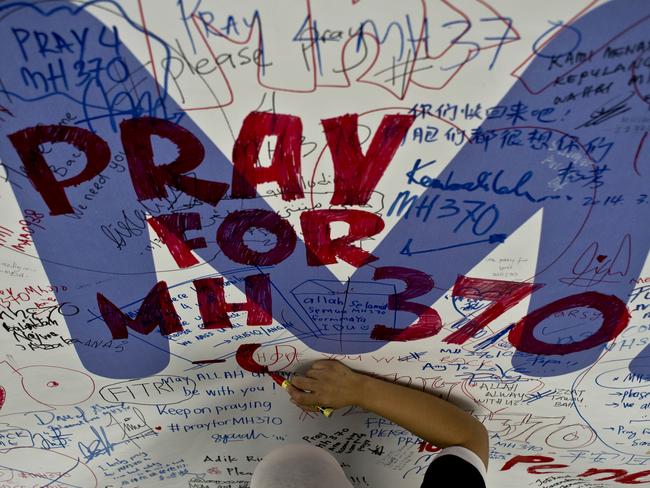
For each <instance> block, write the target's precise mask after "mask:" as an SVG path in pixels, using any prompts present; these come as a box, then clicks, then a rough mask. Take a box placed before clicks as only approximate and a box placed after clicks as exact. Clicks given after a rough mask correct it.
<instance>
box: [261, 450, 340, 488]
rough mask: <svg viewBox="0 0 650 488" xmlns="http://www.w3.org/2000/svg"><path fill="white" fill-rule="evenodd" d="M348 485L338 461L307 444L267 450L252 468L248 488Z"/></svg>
mask: <svg viewBox="0 0 650 488" xmlns="http://www.w3.org/2000/svg"><path fill="white" fill-rule="evenodd" d="M333 486H335V487H337V488H338V487H340V488H352V484H351V483H350V482H349V481H348V479H347V477H346V476H345V473H344V472H343V469H341V466H340V465H339V463H338V461H337V460H336V459H335V458H334V456H332V455H331V454H329V453H328V452H327V451H325V450H324V449H321V448H320V447H316V446H312V445H311V444H306V443H305V444H289V445H287V446H282V447H279V448H277V449H274V450H273V451H271V452H269V453H268V454H267V455H266V456H264V459H262V461H261V462H260V463H259V464H258V465H257V466H256V467H255V471H253V477H252V478H251V485H250V488H332V487H333Z"/></svg>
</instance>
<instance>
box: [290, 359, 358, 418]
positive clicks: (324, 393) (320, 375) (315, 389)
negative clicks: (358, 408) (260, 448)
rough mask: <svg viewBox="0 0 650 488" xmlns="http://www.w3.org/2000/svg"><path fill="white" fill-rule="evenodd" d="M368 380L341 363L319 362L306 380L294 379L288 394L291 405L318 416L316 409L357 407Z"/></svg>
mask: <svg viewBox="0 0 650 488" xmlns="http://www.w3.org/2000/svg"><path fill="white" fill-rule="evenodd" d="M365 378H366V376H365V375H363V374H361V373H355V372H354V371H352V370H351V369H350V368H348V367H347V366H345V365H344V364H342V363H340V362H338V361H334V360H322V361H316V362H314V363H313V364H312V365H311V368H310V369H309V371H307V373H305V376H294V377H293V378H291V385H289V387H288V391H289V395H290V396H291V401H292V402H293V403H295V404H296V405H298V406H299V407H301V408H303V409H305V410H309V411H312V412H316V411H318V409H317V408H315V405H318V406H322V407H331V408H341V407H345V406H348V405H357V404H358V402H359V399H360V398H361V394H362V389H363V383H364V380H365ZM301 390H307V391H306V392H305V391H301Z"/></svg>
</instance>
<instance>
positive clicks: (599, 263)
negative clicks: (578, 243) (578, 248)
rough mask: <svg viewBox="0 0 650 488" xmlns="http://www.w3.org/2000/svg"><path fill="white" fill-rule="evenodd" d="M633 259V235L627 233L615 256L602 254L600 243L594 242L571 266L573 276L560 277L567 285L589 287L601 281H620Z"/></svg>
mask: <svg viewBox="0 0 650 488" xmlns="http://www.w3.org/2000/svg"><path fill="white" fill-rule="evenodd" d="M631 259H632V237H631V236H630V234H625V236H623V239H622V240H621V243H620V244H619V246H618V250H617V251H616V254H614V256H613V257H611V258H610V257H608V256H607V255H604V254H600V253H599V252H598V243H597V242H592V243H591V244H590V245H589V246H587V249H585V250H584V251H583V252H582V254H580V256H579V257H578V260H577V261H576V262H575V264H574V265H573V268H571V273H572V274H573V276H570V277H566V278H560V281H561V282H562V283H564V284H566V285H569V286H571V285H573V286H579V287H584V288H589V287H590V286H593V285H597V284H599V283H620V282H621V280H620V278H615V277H617V276H618V277H621V278H622V277H623V276H625V275H627V273H628V271H629V270H630V261H631Z"/></svg>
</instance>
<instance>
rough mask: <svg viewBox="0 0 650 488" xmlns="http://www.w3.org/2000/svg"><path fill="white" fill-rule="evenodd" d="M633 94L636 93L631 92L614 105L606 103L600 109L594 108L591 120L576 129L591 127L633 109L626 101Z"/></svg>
mask: <svg viewBox="0 0 650 488" xmlns="http://www.w3.org/2000/svg"><path fill="white" fill-rule="evenodd" d="M633 96H634V93H632V94H630V96H628V97H627V98H626V99H625V100H621V101H620V102H618V103H617V104H616V105H614V106H613V107H609V108H607V106H606V105H604V106H602V107H600V108H599V109H596V110H594V111H593V112H591V115H590V117H589V120H588V121H587V122H585V123H584V124H581V125H579V126H578V127H576V129H580V128H581V127H590V126H592V125H598V124H602V123H603V122H605V121H607V120H609V119H611V118H612V117H616V116H617V115H621V114H624V113H625V112H627V111H629V110H632V108H631V107H628V106H627V105H626V104H625V102H627V101H628V100H629V99H630V98H632V97H633ZM608 103H609V102H608Z"/></svg>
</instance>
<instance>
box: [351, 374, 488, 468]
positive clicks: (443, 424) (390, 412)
mask: <svg viewBox="0 0 650 488" xmlns="http://www.w3.org/2000/svg"><path fill="white" fill-rule="evenodd" d="M358 405H359V406H360V407H362V408H364V409H366V410H370V411H371V412H374V413H376V414H378V415H381V416H382V417H385V418H387V419H389V420H391V421H392V422H395V423H396V424H398V425H401V426H402V427H404V428H405V429H407V430H409V431H411V432H412V433H413V434H415V435H417V436H418V437H421V438H422V439H424V440H426V441H428V442H431V443H432V444H434V445H436V446H438V447H442V448H444V447H449V446H463V447H466V448H468V449H470V450H471V451H473V452H474V453H476V454H477V455H478V456H479V457H480V458H481V459H482V460H483V462H484V464H485V465H487V458H488V436H487V432H486V430H485V428H484V427H483V425H482V424H481V423H480V422H479V421H478V420H476V419H475V418H474V417H472V416H471V415H470V414H468V413H466V412H463V411H462V410H461V409H460V408H458V407H456V406H455V405H453V404H451V403H449V402H447V401H445V400H441V399H440V398H437V397H435V396H433V395H431V394H428V393H425V392H423V391H418V390H415V389H413V388H408V387H405V386H402V385H398V384H394V383H389V382H387V381H382V380H380V379H377V378H372V377H370V376H365V375H363V380H362V388H360V395H359V399H358Z"/></svg>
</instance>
